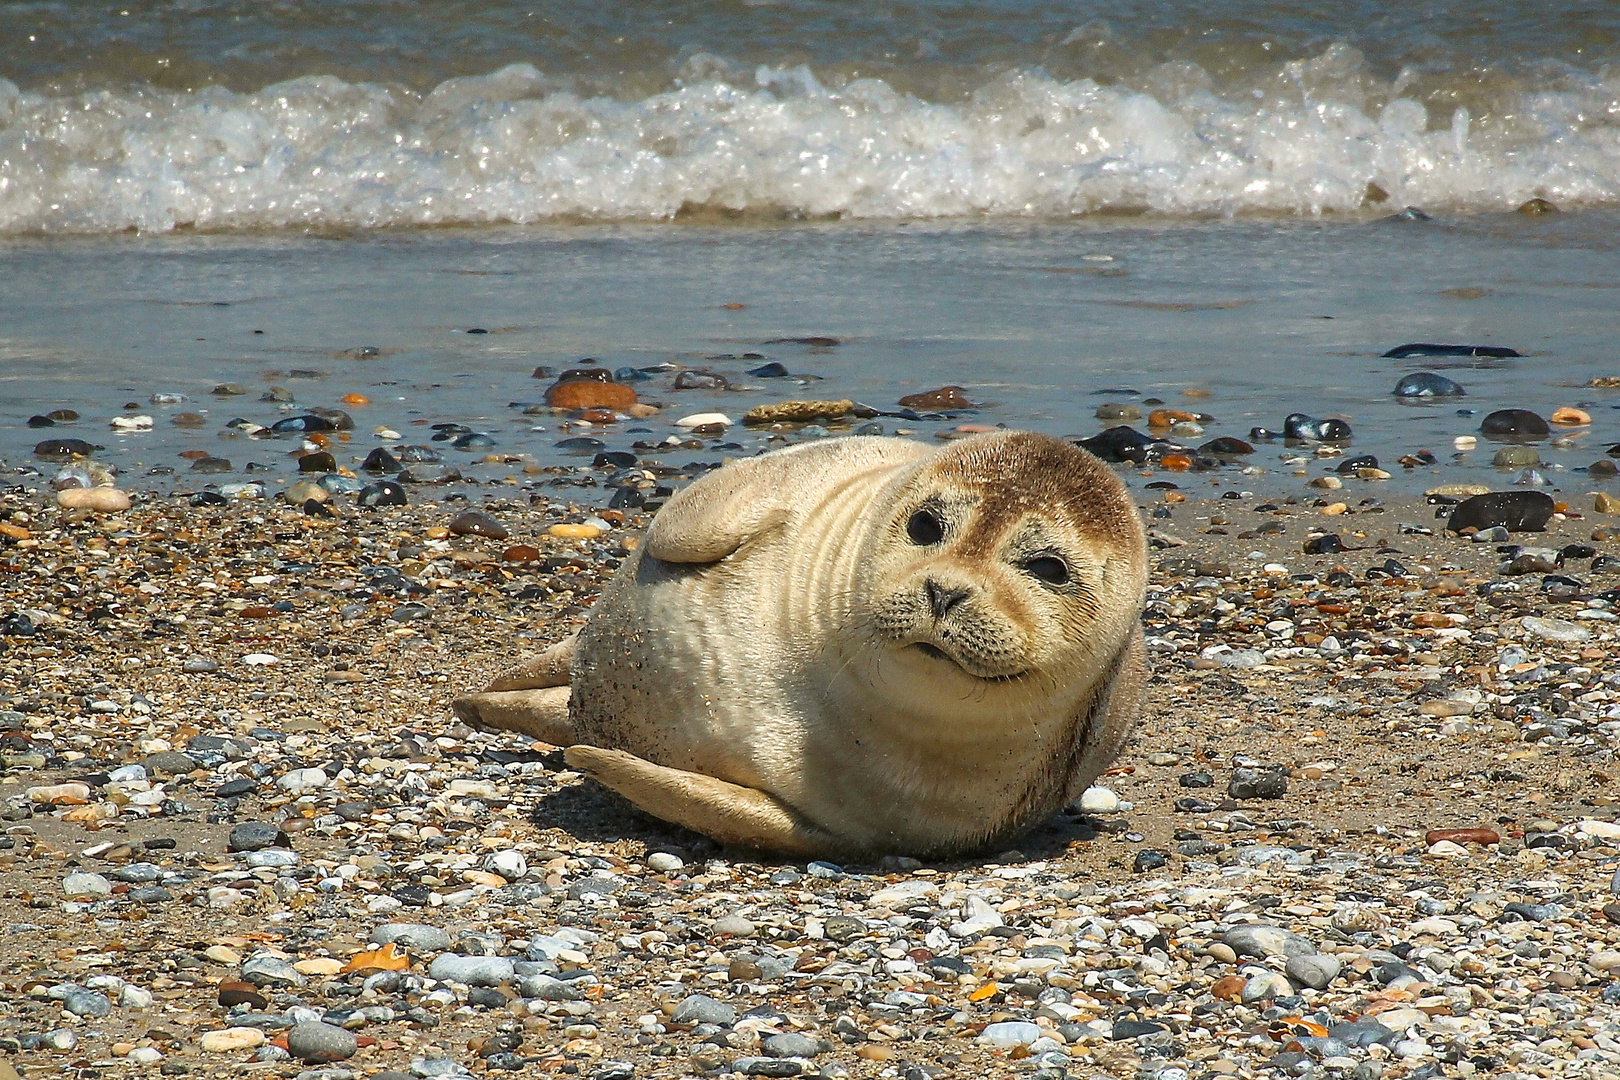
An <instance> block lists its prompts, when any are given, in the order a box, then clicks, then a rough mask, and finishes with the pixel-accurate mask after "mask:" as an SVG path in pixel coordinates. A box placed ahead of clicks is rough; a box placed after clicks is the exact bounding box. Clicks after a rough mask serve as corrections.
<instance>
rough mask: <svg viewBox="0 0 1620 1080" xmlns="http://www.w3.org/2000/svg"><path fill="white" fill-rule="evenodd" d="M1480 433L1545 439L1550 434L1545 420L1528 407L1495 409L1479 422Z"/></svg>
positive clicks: (1550, 431)
mask: <svg viewBox="0 0 1620 1080" xmlns="http://www.w3.org/2000/svg"><path fill="white" fill-rule="evenodd" d="M1479 430H1480V434H1482V435H1487V436H1495V437H1506V438H1521V439H1545V438H1546V437H1547V436H1548V435H1551V434H1552V430H1551V429H1550V428H1549V427H1548V426H1547V421H1545V420H1543V419H1542V418H1541V417H1539V416H1537V415H1536V414H1535V413H1533V412H1531V411H1530V410H1529V409H1497V410H1496V411H1495V412H1493V413H1489V414H1487V415H1486V417H1485V419H1484V420H1481V421H1480V423H1479Z"/></svg>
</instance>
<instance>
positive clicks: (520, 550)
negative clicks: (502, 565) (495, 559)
mask: <svg viewBox="0 0 1620 1080" xmlns="http://www.w3.org/2000/svg"><path fill="white" fill-rule="evenodd" d="M538 558H540V549H539V548H532V547H530V546H529V545H528V544H513V545H512V546H511V547H509V548H507V549H506V550H505V551H503V552H501V560H502V561H503V562H534V561H535V560H536V559H538Z"/></svg>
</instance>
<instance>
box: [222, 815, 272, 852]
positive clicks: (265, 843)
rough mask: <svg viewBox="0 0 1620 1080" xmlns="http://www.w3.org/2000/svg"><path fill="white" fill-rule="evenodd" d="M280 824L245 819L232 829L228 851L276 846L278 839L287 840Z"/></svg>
mask: <svg viewBox="0 0 1620 1080" xmlns="http://www.w3.org/2000/svg"><path fill="white" fill-rule="evenodd" d="M285 840H286V837H285V836H284V835H283V834H282V832H281V829H280V827H279V826H276V825H272V824H271V823H270V822H268V821H244V822H243V823H242V824H240V825H238V826H237V827H236V828H234V829H232V830H231V837H230V839H229V840H228V841H226V844H225V849H226V850H227V851H259V850H262V849H263V848H267V847H275V846H276V844H277V842H278V841H285Z"/></svg>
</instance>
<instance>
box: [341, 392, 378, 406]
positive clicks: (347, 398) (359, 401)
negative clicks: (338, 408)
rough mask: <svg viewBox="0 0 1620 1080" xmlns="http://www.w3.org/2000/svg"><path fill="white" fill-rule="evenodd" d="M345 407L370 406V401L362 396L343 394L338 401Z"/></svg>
mask: <svg viewBox="0 0 1620 1080" xmlns="http://www.w3.org/2000/svg"><path fill="white" fill-rule="evenodd" d="M338 400H339V401H341V402H343V404H345V405H370V404H371V399H370V398H368V397H366V395H364V394H344V395H343V396H342V397H341V398H339V399H338Z"/></svg>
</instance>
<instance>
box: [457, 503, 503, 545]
mask: <svg viewBox="0 0 1620 1080" xmlns="http://www.w3.org/2000/svg"><path fill="white" fill-rule="evenodd" d="M450 531H451V532H453V533H455V534H456V535H457V536H487V537H489V538H490V539H491V540H505V539H506V538H507V536H508V535H509V534H508V533H507V531H506V526H505V525H502V524H501V523H500V522H498V521H496V520H495V519H494V518H492V517H490V516H489V515H488V514H481V513H479V512H478V511H477V510H469V511H467V512H466V513H465V514H461V515H459V516H458V517H457V518H456V519H455V520H454V521H452V522H451V523H450Z"/></svg>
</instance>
